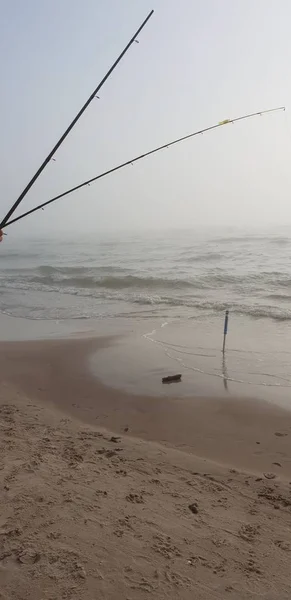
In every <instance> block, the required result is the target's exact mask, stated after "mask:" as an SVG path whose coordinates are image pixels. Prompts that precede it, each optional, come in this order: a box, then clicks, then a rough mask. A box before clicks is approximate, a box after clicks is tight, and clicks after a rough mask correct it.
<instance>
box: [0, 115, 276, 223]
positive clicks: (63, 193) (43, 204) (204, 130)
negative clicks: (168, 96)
mask: <svg viewBox="0 0 291 600" xmlns="http://www.w3.org/2000/svg"><path fill="white" fill-rule="evenodd" d="M282 110H285V107H284V106H280V107H278V108H270V109H267V110H262V111H259V112H254V113H250V114H247V115H243V116H241V117H236V118H235V119H225V120H224V121H220V122H219V123H216V124H215V125H211V126H210V127H205V128H204V129H199V130H198V131H194V132H193V133H189V134H188V135H184V136H183V137H180V138H177V139H175V140H173V141H171V142H168V143H166V144H163V145H162V146H158V147H157V148H154V149H152V150H149V151H148V152H144V153H143V154H140V155H139V156H136V157H134V158H131V159H130V160H127V161H126V162H124V163H121V164H120V165H117V166H115V167H112V168H111V169H109V170H107V171H104V172H103V173H100V174H99V175H96V177H92V178H91V179H87V180H86V181H83V182H82V183H80V184H79V185H76V186H75V187H73V188H70V189H69V190H66V191H65V192H62V193H61V194H58V195H57V196H54V198H51V199H50V200H47V201H46V202H43V203H42V204H38V205H37V206H35V207H34V208H32V209H30V210H28V211H26V212H25V213H22V214H21V215H19V216H18V217H15V219H12V220H11V221H8V222H7V223H5V225H4V227H8V225H12V223H16V222H17V221H20V220H21V219H24V217H27V216H28V215H31V214H32V213H34V212H36V211H38V210H41V209H43V208H45V207H46V206H48V205H49V204H52V203H53V202H56V201H57V200H60V198H64V197H65V196H68V195H69V194H72V193H73V192H75V191H77V190H80V189H81V188H83V187H85V186H87V185H90V183H93V182H94V181H97V180H98V179H102V178H103V177H106V176H107V175H110V174H111V173H114V172H115V171H119V170H120V169H124V168H125V167H127V166H129V165H133V164H134V163H136V162H138V161H140V160H142V159H144V158H146V157H147V156H150V155H151V154H155V153H157V152H160V151H161V150H164V149H165V148H170V146H174V145H175V144H179V143H181V142H183V141H186V140H188V139H190V138H193V137H195V136H197V135H200V134H202V133H206V132H207V131H212V130H214V129H218V128H219V127H223V126H225V125H229V124H232V123H236V122H238V121H243V120H245V119H250V118H252V117H257V116H260V115H263V114H266V113H271V112H277V111H282Z"/></svg>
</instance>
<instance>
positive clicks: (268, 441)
mask: <svg viewBox="0 0 291 600" xmlns="http://www.w3.org/2000/svg"><path fill="white" fill-rule="evenodd" d="M117 341H118V340H116V339H115V338H114V337H112V338H99V339H96V338H89V339H70V340H46V341H30V342H17V343H14V342H11V343H2V344H0V377H1V381H4V382H6V383H8V384H10V385H13V386H15V387H16V388H17V389H19V390H21V392H23V393H25V394H26V395H28V396H29V397H30V398H34V399H40V400H42V401H45V402H48V403H50V404H54V405H55V406H56V407H57V408H59V409H61V410H63V411H65V412H67V413H69V414H71V415H73V416H74V417H76V418H78V419H80V420H82V421H83V422H85V423H89V424H92V423H93V424H95V425H97V426H100V427H107V428H108V429H110V430H112V431H115V432H117V433H122V432H123V431H124V429H125V428H126V429H127V428H128V431H129V433H130V434H131V435H133V436H135V437H139V438H142V439H144V440H149V441H156V442H162V443H164V444H167V445H169V446H172V447H176V448H179V449H183V450H185V451H187V452H191V453H193V454H195V455H197V456H201V457H204V458H209V459H211V460H217V461H219V462H221V463H223V464H231V465H235V466H237V467H239V468H247V469H250V470H252V471H254V472H256V471H261V470H270V469H272V468H273V467H272V462H274V461H276V459H277V460H278V461H279V462H280V463H281V467H280V472H281V473H283V472H284V473H286V475H287V476H288V474H290V475H291V456H289V453H288V449H289V433H290V434H291V412H289V411H287V410H284V409H282V408H280V407H277V406H275V405H272V404H270V403H267V402H263V401H260V400H256V399H250V398H238V397H230V396H229V395H227V396H221V397H220V396H212V397H210V396H207V394H206V393H204V395H203V396H201V397H199V396H197V397H188V396H186V397H179V395H178V394H179V389H180V388H179V384H177V385H176V386H174V385H173V386H163V385H162V383H161V382H160V387H161V388H162V389H163V395H160V396H157V397H154V396H143V395H141V394H138V395H133V394H128V393H126V392H124V391H121V390H117V389H115V388H114V387H112V388H109V387H106V386H104V385H103V384H102V383H101V382H100V381H98V379H97V378H96V377H95V376H94V375H93V374H92V372H91V370H90V368H89V361H90V357H91V356H92V354H93V353H94V354H95V356H97V360H98V353H100V355H102V351H103V349H105V348H106V351H107V353H108V352H109V356H110V348H112V352H113V351H114V347H115V345H116V342H117ZM96 353H97V354H96ZM95 360H96V359H95ZM109 367H110V364H109ZM128 369H129V370H130V365H129V366H128ZM169 388H171V395H169V396H168V395H167V390H168V389H169ZM173 390H176V393H177V396H175V395H173V393H174V392H173ZM276 432H277V433H279V434H282V435H281V436H276V435H275V434H276ZM286 434H288V435H286ZM279 439H280V444H278V440H279ZM274 457H275V458H274ZM274 469H275V470H276V466H275V467H274Z"/></svg>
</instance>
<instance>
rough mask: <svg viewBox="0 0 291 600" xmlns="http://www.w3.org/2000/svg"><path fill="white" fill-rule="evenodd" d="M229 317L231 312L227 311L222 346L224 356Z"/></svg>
mask: <svg viewBox="0 0 291 600" xmlns="http://www.w3.org/2000/svg"><path fill="white" fill-rule="evenodd" d="M228 315H229V311H228V310H226V311H225V319H224V331H223V345H222V352H223V354H224V353H225V341H226V336H227V330H228Z"/></svg>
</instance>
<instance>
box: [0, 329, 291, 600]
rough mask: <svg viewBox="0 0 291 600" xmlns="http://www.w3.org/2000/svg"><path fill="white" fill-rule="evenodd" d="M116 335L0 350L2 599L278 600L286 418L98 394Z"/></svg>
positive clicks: (283, 566) (285, 580) (285, 511)
mask: <svg viewBox="0 0 291 600" xmlns="http://www.w3.org/2000/svg"><path fill="white" fill-rule="evenodd" d="M114 343H115V340H114V338H110V339H107V338H103V339H99V340H96V339H93V338H91V339H73V340H47V341H42V342H41V341H35V342H19V343H17V342H11V343H2V344H1V346H0V365H1V366H0V374H1V392H0V400H1V403H0V427H1V488H0V490H1V491H0V494H1V504H2V511H1V524H0V544H1V546H0V552H1V554H0V590H1V591H0V598H3V600H8V599H9V600H10V598H11V599H12V598H13V599H19V600H24V599H25V598H30V599H32V600H42V599H50V600H52V599H55V598H72V599H81V600H87V599H88V600H89V599H91V598H92V597H95V596H96V597H97V596H98V598H104V599H106V600H107V599H109V600H110V599H114V600H115V599H116V600H117V599H118V600H119V599H124V600H127V599H128V600H134V599H143V598H147V597H149V595H150V594H152V595H153V596H154V597H155V598H158V599H163V598H169V597H170V598H181V599H190V598H191V599H192V598H193V597H195V598H199V599H200V598H201V599H208V598H221V599H222V598H237V599H247V598H256V597H257V598H267V599H269V600H271V599H273V598H280V599H282V598H286V599H287V598H289V597H290V593H291V583H290V577H289V558H290V552H291V544H290V534H289V522H290V506H291V490H290V482H291V465H290V436H291V414H290V413H289V412H287V411H285V410H283V409H281V408H279V407H276V406H273V405H271V404H269V403H263V402H259V401H256V400H250V399H243V398H242V399H239V398H230V397H228V398H223V397H222V398H219V397H217V398H207V397H203V398H189V397H187V398H179V397H178V396H177V397H173V396H171V397H169V398H167V397H166V396H162V397H157V398H154V397H148V398H147V397H144V396H141V395H139V396H130V395H128V394H126V393H125V392H119V391H118V390H116V389H109V388H106V387H104V385H102V384H101V383H100V382H99V381H98V380H97V379H96V378H95V377H94V376H93V375H92V373H91V372H90V370H89V369H88V359H89V357H90V355H91V354H92V352H94V353H96V352H97V356H98V352H101V351H102V349H103V348H105V347H110V345H112V346H113V345H114ZM177 390H178V388H177Z"/></svg>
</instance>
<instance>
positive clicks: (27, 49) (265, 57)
mask: <svg viewBox="0 0 291 600" xmlns="http://www.w3.org/2000/svg"><path fill="white" fill-rule="evenodd" d="M0 6H1V22H0V50H1V65H0V68H1V73H0V76H1V84H2V85H1V95H0V119H1V123H0V126H1V143H0V159H1V182H0V189H1V214H2V216H3V215H4V213H6V211H7V209H8V208H9V206H10V204H11V203H12V202H14V200H15V199H16V197H17V196H18V194H19V193H20V191H21V190H22V188H23V187H24V186H25V184H26V183H27V182H28V180H29V179H30V177H31V176H32V174H33V173H34V171H35V170H36V169H37V168H38V166H39V165H40V163H41V162H42V160H43V159H44V157H45V156H46V154H47V152H48V151H49V150H50V149H51V147H52V146H53V144H54V143H55V142H56V140H57V138H58V137H59V135H60V134H61V133H62V132H63V130H64V129H65V127H66V126H67V125H68V123H69V122H70V121H71V119H72V118H73V116H74V115H75V113H76V112H77V110H79V108H80V106H81V105H82V104H83V103H84V101H85V100H86V99H87V97H88V95H89V94H90V93H91V91H92V90H93V89H94V87H95V85H96V84H97V83H98V81H99V80H100V79H101V78H102V76H103V75H104V74H105V72H106V71H107V69H108V67H109V66H110V65H111V64H112V62H113V61H114V60H115V58H116V57H117V55H118V54H119V52H120V51H121V49H122V48H123V47H124V45H125V44H126V43H127V41H128V39H129V38H130V37H131V35H132V34H133V32H134V31H135V29H136V28H137V27H138V26H139V24H140V23H141V22H142V20H143V19H144V18H145V16H146V14H147V13H148V12H149V11H150V9H151V8H154V9H155V14H154V16H153V17H152V19H151V20H150V22H149V23H148V25H147V26H146V28H145V29H144V31H143V32H142V33H141V34H140V36H139V41H140V44H139V45H137V44H134V45H133V47H132V48H131V49H130V50H129V52H128V53H127V55H126V57H125V58H124V59H123V61H122V64H121V65H120V66H119V67H118V69H117V70H116V71H115V72H114V74H113V75H112V77H111V78H110V80H109V81H108V82H107V83H106V84H105V86H104V88H103V89H102V91H101V93H100V95H101V99H100V100H99V101H98V100H96V101H95V102H94V103H93V104H92V105H91V106H90V108H89V109H88V110H87V112H86V114H85V115H84V116H83V117H82V119H81V121H80V122H79V124H78V125H77V126H76V128H75V129H74V131H73V133H72V134H70V136H69V137H68V138H67V140H66V141H65V143H64V144H63V146H62V147H61V149H60V150H59V151H58V153H57V155H56V159H57V161H56V162H51V163H50V164H49V166H48V167H47V168H46V170H45V172H44V173H43V175H42V176H41V178H40V179H39V181H38V182H37V184H36V185H35V186H34V188H33V189H32V190H31V192H30V193H29V195H28V196H27V198H26V199H25V200H24V201H23V203H22V205H21V212H22V210H23V209H27V208H30V207H31V206H33V205H34V204H35V203H38V202H42V201H45V200H47V199H48V198H49V197H51V196H52V195H54V194H57V193H59V192H61V191H63V190H65V189H66V188H67V187H71V186H73V185H76V184H78V183H80V182H81V181H82V180H84V179H86V178H89V177H93V176H94V175H97V174H98V173H99V172H101V171H102V170H105V169H107V168H110V167H111V166H114V165H115V164H118V163H119V162H122V161H124V160H127V159H129V158H131V157H133V156H135V155H136V154H139V153H140V152H143V151H147V150H149V149H151V148H152V147H154V146H156V145H159V144H162V143H164V142H167V141H170V140H171V139H173V138H175V137H178V136H180V135H184V134H187V133H190V132H191V131H195V129H198V128H200V127H205V126H206V127H207V126H208V125H212V124H214V123H216V122H218V121H220V120H222V119H225V118H230V117H236V116H240V115H242V114H244V113H247V112H252V111H256V110H263V109H266V108H271V107H274V106H280V105H282V104H286V106H287V109H288V104H289V99H290V97H291V74H290V65H291V37H290V23H291V3H290V1H289V0H276V1H275V0H181V2H180V3H178V2H177V1H176V0H138V1H137V0H122V1H121V0H83V1H82V2H80V1H79V0H49V1H48V0H46V1H41V2H40V1H39V0H27V1H26V2H23V1H22V0H0ZM290 161H291V116H289V114H288V110H287V113H286V114H284V113H275V114H274V115H267V116H264V117H262V118H255V119H254V120H252V121H245V122H243V123H240V124H235V125H233V126H227V127H225V128H222V129H221V130H218V131H214V132H212V133H209V134H205V135H204V136H200V137H196V138H194V139H193V140H191V141H188V142H185V143H184V144H182V145H179V146H177V147H175V148H172V149H169V150H165V151H163V152H162V153H160V154H159V155H157V156H155V157H151V158H147V159H145V161H143V162H141V163H139V164H137V165H135V166H134V167H129V168H126V169H125V170H124V171H122V172H119V173H117V174H115V175H112V176H110V177H108V178H107V179H104V180H102V181H100V182H98V183H96V184H93V185H92V186H91V187H88V188H85V189H84V190H82V191H80V192H77V193H75V194H74V195H72V196H69V197H68V198H67V199H63V200H60V201H59V202H58V203H57V204H55V205H53V206H52V207H50V208H48V209H46V210H45V212H40V213H37V214H36V215H34V216H32V217H28V218H27V219H26V220H24V221H23V222H22V225H21V226H20V225H19V226H18V225H17V226H14V227H13V228H12V227H11V230H9V235H11V236H12V235H16V234H17V235H18V234H19V233H20V232H21V231H23V230H24V229H25V232H26V233H27V232H35V231H37V232H47V231H48V230H52V231H61V230H64V231H70V232H71V233H72V235H74V234H75V233H76V235H78V233H77V232H83V231H90V232H92V231H94V230H96V231H97V230H100V229H112V230H116V229H118V228H123V229H129V228H144V227H146V228H148V227H150V228H155V229H156V228H159V227H185V226H197V225H207V224H208V223H209V224H210V225H216V224H218V225H219V224H224V223H226V224H230V225H233V224H238V225H248V224H250V225H252V224H254V225H260V224H263V225H269V224H272V223H276V224H277V223H278V224H280V223H282V224H286V223H287V224H290V223H291V208H290V190H291V175H290ZM84 212H85V214H84ZM80 220H82V222H81V223H80ZM7 232H8V230H7Z"/></svg>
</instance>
